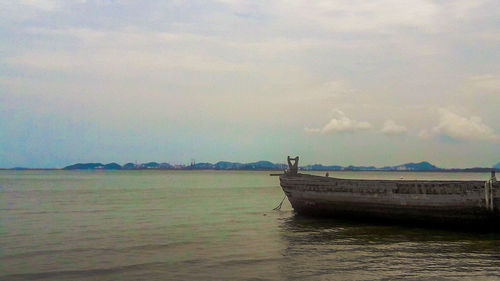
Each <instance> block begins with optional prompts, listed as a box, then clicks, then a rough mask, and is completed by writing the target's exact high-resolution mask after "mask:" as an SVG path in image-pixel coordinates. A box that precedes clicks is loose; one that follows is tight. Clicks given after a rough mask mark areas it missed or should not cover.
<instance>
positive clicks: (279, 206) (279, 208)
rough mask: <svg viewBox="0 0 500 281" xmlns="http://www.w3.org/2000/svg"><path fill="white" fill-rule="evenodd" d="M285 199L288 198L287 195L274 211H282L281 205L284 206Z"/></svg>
mask: <svg viewBox="0 0 500 281" xmlns="http://www.w3.org/2000/svg"><path fill="white" fill-rule="evenodd" d="M285 198H286V195H285V196H284V197H283V199H282V200H281V202H280V204H279V205H278V206H276V208H274V209H273V210H275V211H277V210H281V205H283V201H285Z"/></svg>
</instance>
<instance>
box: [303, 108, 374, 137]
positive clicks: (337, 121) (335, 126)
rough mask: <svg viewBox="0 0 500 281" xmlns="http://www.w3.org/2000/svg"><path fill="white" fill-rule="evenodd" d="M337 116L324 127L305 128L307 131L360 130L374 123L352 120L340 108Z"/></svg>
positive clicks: (366, 128)
mask: <svg viewBox="0 0 500 281" xmlns="http://www.w3.org/2000/svg"><path fill="white" fill-rule="evenodd" d="M334 113H335V115H337V116H336V118H332V119H331V120H330V122H328V123H327V124H326V125H325V126H323V127H322V128H307V127H306V128H304V130H305V131H306V132H307V133H313V134H314V133H321V134H328V133H337V132H354V131H360V130H368V129H370V128H371V127H372V125H371V124H370V123H368V122H364V121H357V120H352V119H350V118H349V117H347V116H346V115H345V114H344V112H342V111H340V110H335V111H334Z"/></svg>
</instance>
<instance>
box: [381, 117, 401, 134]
mask: <svg viewBox="0 0 500 281" xmlns="http://www.w3.org/2000/svg"><path fill="white" fill-rule="evenodd" d="M407 131H408V130H407V129H406V127H405V126H402V125H398V124H396V122H394V121H393V120H387V121H385V123H384V127H383V128H382V130H381V132H382V133H384V134H386V135H404V134H406V132H407Z"/></svg>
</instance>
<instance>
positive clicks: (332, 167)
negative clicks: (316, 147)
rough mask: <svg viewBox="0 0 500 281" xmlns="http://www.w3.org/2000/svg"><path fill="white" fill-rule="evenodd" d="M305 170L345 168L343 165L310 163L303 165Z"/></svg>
mask: <svg viewBox="0 0 500 281" xmlns="http://www.w3.org/2000/svg"><path fill="white" fill-rule="evenodd" d="M302 169H303V170H311V171H313V170H316V171H340V170H343V169H344V168H343V167H342V166H337V165H333V166H324V165H322V164H313V165H308V166H304V167H302Z"/></svg>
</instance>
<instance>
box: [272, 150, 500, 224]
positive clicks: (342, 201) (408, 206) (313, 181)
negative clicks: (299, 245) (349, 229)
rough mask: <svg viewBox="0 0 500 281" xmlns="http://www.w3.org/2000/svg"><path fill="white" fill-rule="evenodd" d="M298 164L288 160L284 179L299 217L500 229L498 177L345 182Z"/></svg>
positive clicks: (283, 181)
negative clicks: (302, 169)
mask: <svg viewBox="0 0 500 281" xmlns="http://www.w3.org/2000/svg"><path fill="white" fill-rule="evenodd" d="M298 160H299V157H296V158H290V157H288V165H289V168H288V169H287V170H285V172H284V173H283V174H281V175H280V177H279V178H280V185H281V187H282V188H283V191H284V192H285V194H286V196H287V197H288V200H289V201H290V203H291V204H292V207H293V209H294V210H295V211H296V212H297V213H299V214H308V215H322V216H337V217H356V218H363V219H366V218H369V219H374V218H377V219H391V220H402V221H406V222H424V223H426V222H434V223H436V222H437V223H452V224H462V223H478V224H484V223H489V224H495V225H498V226H500V224H499V223H500V182H497V181H496V178H495V172H494V171H492V173H491V178H490V179H489V180H487V181H486V182H485V181H449V180H364V179H340V178H332V177H328V176H314V175H308V174H301V173H298Z"/></svg>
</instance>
